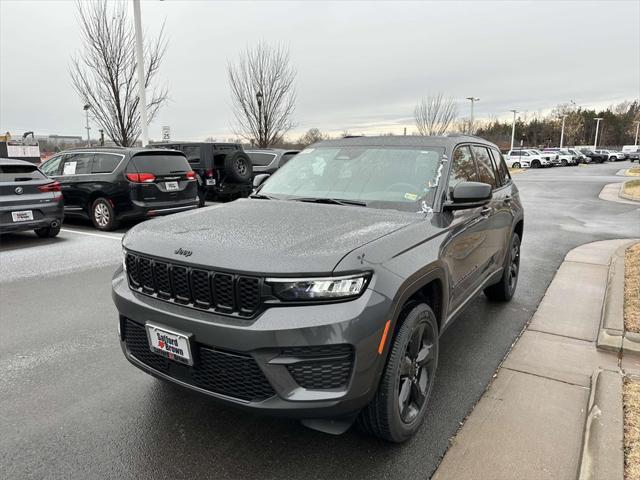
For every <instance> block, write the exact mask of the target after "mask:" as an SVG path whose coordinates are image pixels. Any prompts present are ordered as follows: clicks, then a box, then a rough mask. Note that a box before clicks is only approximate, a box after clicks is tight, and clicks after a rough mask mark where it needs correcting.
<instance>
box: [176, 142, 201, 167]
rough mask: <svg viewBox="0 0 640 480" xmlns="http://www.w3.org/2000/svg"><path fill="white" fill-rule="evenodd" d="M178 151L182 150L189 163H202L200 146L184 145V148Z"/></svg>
mask: <svg viewBox="0 0 640 480" xmlns="http://www.w3.org/2000/svg"><path fill="white" fill-rule="evenodd" d="M178 150H182V153H184V154H185V156H186V157H187V161H188V162H189V163H198V162H199V161H200V146H198V145H183V146H182V148H179V149H178Z"/></svg>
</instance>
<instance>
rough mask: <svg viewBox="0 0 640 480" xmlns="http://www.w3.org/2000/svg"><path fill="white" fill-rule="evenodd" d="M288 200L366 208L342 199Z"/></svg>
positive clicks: (300, 198)
mask: <svg viewBox="0 0 640 480" xmlns="http://www.w3.org/2000/svg"><path fill="white" fill-rule="evenodd" d="M288 200H294V201H296V202H309V203H327V204H330V205H355V206H357V207H366V206H367V204H366V203H365V202H359V201H357V200H345V199H342V198H322V197H320V198H318V197H299V198H289V199H288Z"/></svg>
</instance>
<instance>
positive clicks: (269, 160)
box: [245, 148, 300, 175]
mask: <svg viewBox="0 0 640 480" xmlns="http://www.w3.org/2000/svg"><path fill="white" fill-rule="evenodd" d="M245 152H246V154H247V155H249V158H250V159H251V163H252V164H253V174H254V175H260V174H264V173H267V174H269V175H271V174H273V173H274V172H275V171H276V170H278V169H279V168H280V167H282V166H283V165H284V164H285V163H287V162H288V161H289V160H291V159H292V158H293V157H294V156H296V155H297V154H298V153H299V152H300V150H284V149H282V148H261V149H255V150H245Z"/></svg>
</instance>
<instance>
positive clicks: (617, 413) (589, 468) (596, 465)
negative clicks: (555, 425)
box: [578, 369, 624, 480]
mask: <svg viewBox="0 0 640 480" xmlns="http://www.w3.org/2000/svg"><path fill="white" fill-rule="evenodd" d="M587 408H588V410H587V418H586V421H585V426H584V439H583V444H582V454H581V460H580V469H579V472H578V480H599V479H605V478H606V479H611V480H614V479H616V480H622V479H623V478H624V453H623V452H624V449H623V435H624V431H623V428H624V426H623V410H622V375H620V373H618V372H612V371H609V370H601V369H598V370H596V371H595V372H594V374H593V377H592V378H591V393H590V395H589V404H588V407H587Z"/></svg>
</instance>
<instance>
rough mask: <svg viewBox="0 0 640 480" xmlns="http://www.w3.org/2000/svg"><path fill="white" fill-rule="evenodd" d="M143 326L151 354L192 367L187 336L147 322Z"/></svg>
mask: <svg viewBox="0 0 640 480" xmlns="http://www.w3.org/2000/svg"><path fill="white" fill-rule="evenodd" d="M145 326H146V328H147V338H148V339H149V348H150V349H151V351H152V352H154V353H157V354H159V355H162V356H163V357H166V358H168V359H169V360H175V361H176V362H180V363H184V364H186V365H193V357H192V356H191V345H190V342H189V337H190V335H189V334H186V333H183V332H178V331H176V330H172V329H170V328H167V327H163V326H160V325H155V324H153V323H148V322H147V324H146V325H145Z"/></svg>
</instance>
